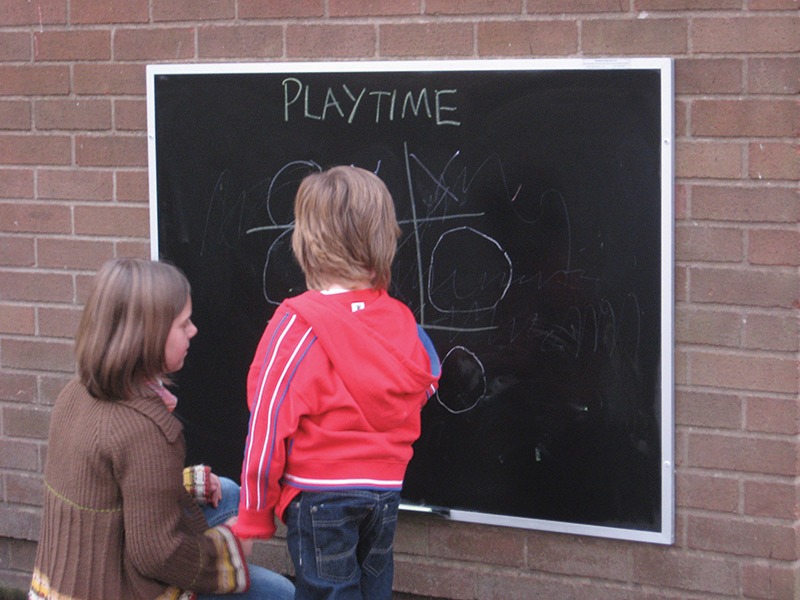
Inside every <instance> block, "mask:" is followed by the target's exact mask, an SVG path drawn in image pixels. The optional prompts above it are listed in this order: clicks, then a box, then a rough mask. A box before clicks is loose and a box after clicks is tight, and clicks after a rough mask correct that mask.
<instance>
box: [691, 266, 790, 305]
mask: <svg viewBox="0 0 800 600" xmlns="http://www.w3.org/2000/svg"><path fill="white" fill-rule="evenodd" d="M689 274H690V286H691V299H692V301H694V302H714V303H720V304H727V305H745V306H763V307H775V308H792V307H793V306H794V305H795V304H796V303H797V277H796V275H797V274H796V273H793V272H791V271H790V270H786V271H785V272H784V271H777V270H772V271H755V270H739V269H732V268H731V269H722V268H720V269H716V268H703V267H697V268H692V269H690V272H689Z"/></svg>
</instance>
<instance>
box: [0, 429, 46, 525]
mask: <svg viewBox="0 0 800 600" xmlns="http://www.w3.org/2000/svg"><path fill="white" fill-rule="evenodd" d="M38 449H39V446H38V444H34V443H32V442H30V441H17V440H7V439H2V438H0V467H2V468H5V469H19V470H25V471H34V470H36V469H37V468H38V466H39V451H38ZM2 520H3V519H2V517H0V521H2ZM0 535H2V533H0Z"/></svg>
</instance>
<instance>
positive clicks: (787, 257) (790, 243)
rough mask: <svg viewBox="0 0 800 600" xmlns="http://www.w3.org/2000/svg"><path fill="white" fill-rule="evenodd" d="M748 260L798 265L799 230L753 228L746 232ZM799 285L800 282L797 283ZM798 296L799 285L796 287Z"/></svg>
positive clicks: (798, 295) (763, 263)
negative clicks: (748, 241)
mask: <svg viewBox="0 0 800 600" xmlns="http://www.w3.org/2000/svg"><path fill="white" fill-rule="evenodd" d="M748 237H749V240H750V243H749V252H748V260H749V261H750V264H754V265H783V266H795V267H796V266H798V265H800V230H798V229H797V228H796V227H795V228H792V229H755V230H752V231H750V232H749V234H748ZM798 285H799V286H800V283H799V284H798ZM796 291H797V298H800V287H798V288H796Z"/></svg>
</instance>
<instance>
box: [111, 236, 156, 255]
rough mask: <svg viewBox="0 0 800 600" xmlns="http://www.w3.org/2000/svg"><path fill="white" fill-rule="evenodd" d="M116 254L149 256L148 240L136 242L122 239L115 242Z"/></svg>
mask: <svg viewBox="0 0 800 600" xmlns="http://www.w3.org/2000/svg"><path fill="white" fill-rule="evenodd" d="M117 256H133V257H137V258H151V256H150V241H149V240H147V241H141V242H137V241H135V240H124V241H121V242H117Z"/></svg>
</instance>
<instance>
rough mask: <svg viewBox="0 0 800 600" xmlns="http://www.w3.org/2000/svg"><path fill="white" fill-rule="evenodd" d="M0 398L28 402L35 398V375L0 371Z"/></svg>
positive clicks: (8, 400)
mask: <svg viewBox="0 0 800 600" xmlns="http://www.w3.org/2000/svg"><path fill="white" fill-rule="evenodd" d="M0 400H3V401H5V402H20V403H24V404H30V403H32V402H34V401H35V400H36V376H35V375H27V374H22V373H7V372H2V371H0Z"/></svg>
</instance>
